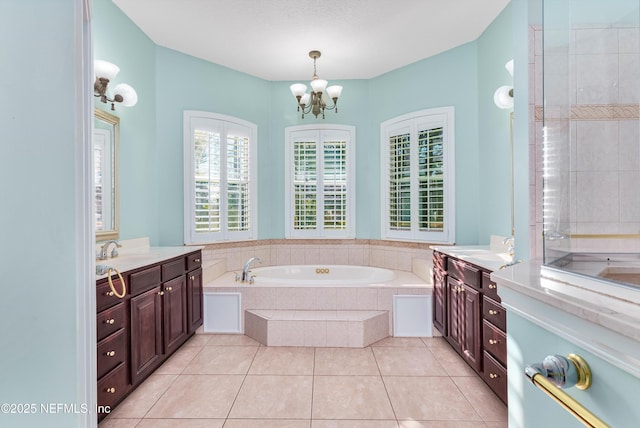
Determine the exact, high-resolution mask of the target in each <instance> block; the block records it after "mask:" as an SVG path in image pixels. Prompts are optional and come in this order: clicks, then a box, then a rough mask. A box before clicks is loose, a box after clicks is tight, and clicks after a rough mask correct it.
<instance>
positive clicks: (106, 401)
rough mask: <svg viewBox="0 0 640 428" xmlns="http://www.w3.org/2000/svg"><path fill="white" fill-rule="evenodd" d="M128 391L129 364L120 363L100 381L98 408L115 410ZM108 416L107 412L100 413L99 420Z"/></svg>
mask: <svg viewBox="0 0 640 428" xmlns="http://www.w3.org/2000/svg"><path fill="white" fill-rule="evenodd" d="M128 389H129V381H128V378H127V364H126V363H120V365H119V366H117V367H116V368H115V369H113V370H112V371H110V372H109V374H107V375H106V376H105V377H103V378H102V379H100V380H99V381H98V397H97V398H98V406H102V407H101V409H105V410H107V409H108V410H109V411H111V410H113V407H114V405H115V404H116V403H117V402H118V401H119V400H120V399H121V398H122V397H123V396H124V395H125V394H126V393H127V391H128ZM107 406H108V408H107ZM107 414H108V413H107V412H105V413H99V414H98V419H102V418H103V417H105V416H106V415H107Z"/></svg>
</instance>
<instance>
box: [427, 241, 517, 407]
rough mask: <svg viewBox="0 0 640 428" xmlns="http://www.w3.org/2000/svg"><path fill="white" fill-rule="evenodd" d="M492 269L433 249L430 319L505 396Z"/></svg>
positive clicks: (502, 328)
mask: <svg viewBox="0 0 640 428" xmlns="http://www.w3.org/2000/svg"><path fill="white" fill-rule="evenodd" d="M490 274H491V272H490V271H488V270H486V269H483V268H481V267H479V266H476V265H474V264H472V263H468V262H466V261H463V260H460V259H457V258H455V257H452V256H449V255H447V254H444V253H441V252H439V251H434V252H433V287H434V288H433V325H434V327H435V328H436V329H438V331H440V332H441V333H442V335H443V337H444V338H445V339H446V340H447V342H449V344H450V345H451V346H452V347H453V349H455V350H456V352H458V353H459V354H460V355H461V356H462V358H464V360H465V361H466V362H467V363H468V364H469V366H471V367H472V368H473V369H474V370H475V371H476V372H477V373H478V374H479V375H480V376H481V377H482V379H484V381H485V382H486V383H487V385H489V387H490V388H491V389H492V390H493V391H494V392H495V393H496V395H497V396H498V397H499V398H500V399H501V400H502V401H503V402H505V403H506V402H507V369H506V367H507V364H506V362H507V342H506V327H507V319H506V312H505V310H504V308H503V307H502V305H501V304H500V296H498V293H497V286H496V284H495V282H493V281H491V278H490Z"/></svg>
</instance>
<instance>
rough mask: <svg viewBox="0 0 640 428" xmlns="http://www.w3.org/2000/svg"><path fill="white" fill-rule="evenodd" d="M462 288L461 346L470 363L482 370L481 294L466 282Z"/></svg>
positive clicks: (478, 370) (477, 369) (476, 369)
mask: <svg viewBox="0 0 640 428" xmlns="http://www.w3.org/2000/svg"><path fill="white" fill-rule="evenodd" d="M462 290H463V291H462V293H459V295H460V297H461V302H460V304H461V306H462V308H461V321H460V326H461V328H462V334H461V336H460V347H461V350H462V353H463V355H464V357H465V359H466V360H467V362H468V363H469V365H470V366H471V367H473V369H474V370H475V371H477V372H480V370H481V368H482V353H481V348H482V336H481V335H482V328H481V325H480V322H481V319H482V311H481V296H480V293H479V292H478V291H477V290H475V289H473V288H471V287H469V286H468V285H466V284H462Z"/></svg>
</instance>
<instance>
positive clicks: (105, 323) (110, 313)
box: [96, 251, 203, 420]
mask: <svg viewBox="0 0 640 428" xmlns="http://www.w3.org/2000/svg"><path fill="white" fill-rule="evenodd" d="M201 257H202V256H201V251H195V252H193V253H189V254H187V255H185V256H179V257H175V258H172V259H169V260H166V261H163V262H161V263H156V264H153V265H149V266H144V267H141V268H139V269H135V270H132V271H129V272H123V273H122V276H123V278H124V279H125V283H126V284H127V294H126V295H125V297H124V298H122V299H119V298H117V297H116V296H114V293H113V292H112V291H111V289H110V286H109V284H108V281H107V279H102V280H99V281H98V282H97V284H96V285H97V287H96V293H97V294H96V306H97V310H98V314H97V316H98V318H97V338H98V344H97V346H98V361H97V365H98V405H99V406H109V407H110V408H111V409H113V407H114V406H116V405H117V404H118V403H119V402H120V401H122V399H124V397H125V396H126V395H127V394H129V393H130V392H131V391H132V390H133V389H135V387H136V386H137V385H139V384H140V383H141V382H142V381H143V380H144V379H146V378H147V377H148V376H149V375H150V374H151V373H152V372H153V371H154V370H155V369H156V368H158V367H159V366H160V364H162V363H163V362H164V361H165V360H166V359H167V358H168V357H169V356H170V355H171V354H172V353H173V352H175V350H176V349H178V348H179V347H180V346H181V345H182V344H183V343H184V342H185V341H186V340H187V339H188V338H189V337H190V336H191V335H192V334H193V333H194V332H195V331H196V329H197V328H198V327H199V326H200V325H202V321H203V308H202V303H203V296H202V268H201ZM113 283H114V287H116V289H117V290H120V289H121V288H120V287H121V284H120V281H119V280H115V279H114V280H113ZM104 416H106V413H102V414H99V415H98V419H99V420H100V419H102V418H103V417H104Z"/></svg>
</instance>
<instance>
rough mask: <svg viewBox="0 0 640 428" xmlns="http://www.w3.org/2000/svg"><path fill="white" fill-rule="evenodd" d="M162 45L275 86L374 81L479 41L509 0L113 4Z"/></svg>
mask: <svg viewBox="0 0 640 428" xmlns="http://www.w3.org/2000/svg"><path fill="white" fill-rule="evenodd" d="M113 2H114V3H115V4H116V5H117V6H118V7H119V8H120V9H121V10H122V11H123V12H124V13H125V14H126V15H127V16H128V17H129V18H130V19H131V20H132V21H133V22H135V23H136V25H138V27H140V28H141V29H142V31H143V32H144V33H145V34H147V36H149V38H151V40H153V41H154V42H155V43H156V44H158V45H160V46H164V47H167V48H170V49H173V50H176V51H179V52H183V53H186V54H189V55H192V56H195V57H198V58H202V59H205V60H207V61H210V62H213V63H216V64H220V65H223V66H226V67H229V68H231V69H234V70H237V71H241V72H244V73H247V74H251V75H253V76H257V77H260V78H263V79H266V80H309V79H310V78H311V76H312V75H313V60H312V59H311V58H309V56H308V53H309V51H310V50H314V49H315V50H319V51H321V52H322V57H321V58H319V59H318V61H317V67H318V75H319V76H320V77H321V78H323V79H370V78H372V77H375V76H379V75H381V74H384V73H386V72H388V71H391V70H394V69H396V68H400V67H403V66H405V65H407V64H411V63H413V62H416V61H419V60H421V59H423V58H427V57H429V56H432V55H436V54H438V53H440V52H443V51H446V50H448V49H451V48H453V47H456V46H459V45H462V44H464V43H467V42H470V41H472V40H475V39H476V38H478V37H479V36H480V35H481V34H482V32H483V31H484V30H485V29H486V28H487V26H488V25H489V24H490V23H491V22H492V21H493V20H494V19H495V17H496V16H498V14H499V13H500V12H501V11H502V9H503V8H504V7H505V6H506V5H507V3H509V0H113Z"/></svg>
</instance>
